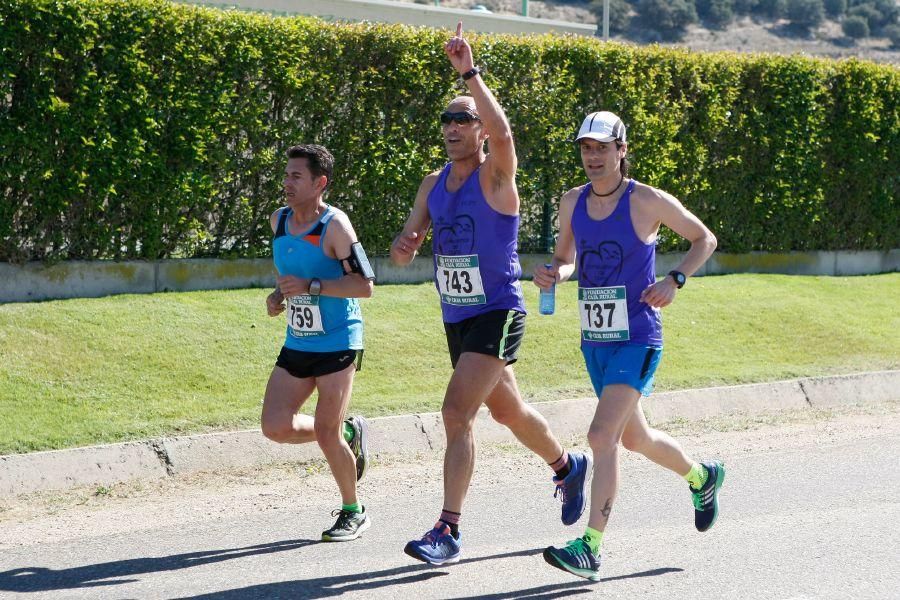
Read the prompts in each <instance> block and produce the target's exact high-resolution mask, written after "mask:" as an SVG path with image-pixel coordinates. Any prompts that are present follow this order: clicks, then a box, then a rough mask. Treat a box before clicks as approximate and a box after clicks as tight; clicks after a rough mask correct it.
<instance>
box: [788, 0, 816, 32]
mask: <svg viewBox="0 0 900 600" xmlns="http://www.w3.org/2000/svg"><path fill="white" fill-rule="evenodd" d="M785 10H786V14H787V18H788V19H790V21H791V23H793V24H794V25H798V26H800V27H803V28H806V29H812V28H814V27H818V26H819V25H821V24H822V21H824V20H825V6H824V5H823V3H822V0H787V3H786V5H785Z"/></svg>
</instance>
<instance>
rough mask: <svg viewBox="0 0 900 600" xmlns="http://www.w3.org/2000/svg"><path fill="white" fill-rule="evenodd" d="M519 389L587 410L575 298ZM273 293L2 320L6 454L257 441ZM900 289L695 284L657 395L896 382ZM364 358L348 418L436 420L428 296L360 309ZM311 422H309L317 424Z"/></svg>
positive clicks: (844, 281) (3, 315) (808, 280)
mask: <svg viewBox="0 0 900 600" xmlns="http://www.w3.org/2000/svg"><path fill="white" fill-rule="evenodd" d="M524 287H525V290H526V299H527V303H528V306H529V307H530V308H532V309H533V310H532V315H531V316H530V317H529V319H528V331H527V334H526V338H525V343H524V347H523V349H522V351H521V353H520V360H519V362H518V364H517V365H516V373H517V376H518V378H519V383H520V386H521V389H522V393H523V395H524V396H526V397H527V398H529V399H532V400H548V399H554V398H565V397H574V396H580V395H589V394H591V393H592V392H591V389H590V384H589V381H588V378H587V375H586V374H585V372H584V366H583V364H582V360H581V354H580V351H579V348H578V317H577V315H576V312H575V293H576V290H575V285H574V284H572V283H568V284H564V285H561V286H560V287H559V290H558V296H557V314H555V315H553V316H550V317H544V316H540V315H538V314H537V311H536V310H534V309H535V307H536V306H537V294H536V288H535V287H534V286H533V285H531V283H530V282H525V284H524ZM265 294H266V291H265V290H258V289H256V290H237V291H217V292H191V293H172V294H155V295H124V296H115V297H109V298H100V299H79V300H64V301H52V302H41V303H30V304H7V305H0V454H8V453H15V452H28V451H33V450H43V449H52V448H67V447H73V446H83V445H90V444H96V443H106V442H116V441H122V440H132V439H141V438H147V437H153V436H161V435H175V434H185V433H195V432H203V431H213V430H225V429H232V428H246V427H254V426H256V424H257V422H258V417H259V409H260V401H261V398H262V394H263V390H264V388H265V384H266V379H267V378H268V375H269V372H270V371H271V368H272V364H273V362H274V359H275V356H276V355H277V353H278V349H279V348H280V346H281V343H282V341H283V336H284V322H283V320H282V319H280V318H278V319H270V318H268V317H266V316H265V308H264V298H265ZM898 296H900V274H897V273H894V274H888V275H877V276H867V277H790V276H779V275H729V276H722V277H703V278H696V279H692V280H691V281H690V282H689V284H688V286H686V287H685V288H684V290H682V291H681V292H680V293H679V296H678V298H677V300H676V302H675V304H673V305H672V306H670V307H668V308H666V309H664V311H663V316H664V322H665V339H666V352H665V355H664V358H663V362H662V365H661V367H660V370H659V372H658V375H657V389H658V390H671V389H679V388H687V387H702V386H709V385H720V384H734V383H748V382H756V381H771V380H778V379H785V378H791V377H800V376H809V375H823V374H836V373H851V372H857V371H870V370H880V369H893V368H898V366H900V336H897V335H896V332H897V331H898V330H900V311H898V310H897V305H896V298H897V297H898ZM363 312H364V315H365V318H366V354H365V360H364V362H363V370H362V372H361V373H359V375H358V376H357V379H356V384H355V388H354V394H353V410H354V411H359V412H362V413H363V414H365V415H369V416H377V415H388V414H399V413H407V412H414V411H433V410H438V408H439V406H440V403H441V399H442V396H443V390H444V387H445V386H446V383H447V379H448V378H449V376H450V362H449V358H448V357H447V350H446V342H445V340H444V334H443V327H442V325H441V321H440V310H439V306H438V301H437V297H436V293H435V291H434V288H433V287H432V286H431V284H421V285H383V286H379V287H378V288H377V290H376V294H375V297H374V298H373V299H371V300H366V301H364V302H363ZM309 408H311V406H309V407H307V408H306V409H304V410H309Z"/></svg>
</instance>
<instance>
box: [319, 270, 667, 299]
mask: <svg viewBox="0 0 900 600" xmlns="http://www.w3.org/2000/svg"><path fill="white" fill-rule="evenodd" d="M682 277H683V275H682ZM321 293H322V282H321V281H319V278H318V277H313V278H312V279H310V280H309V295H310V296H318V295H319V294H321Z"/></svg>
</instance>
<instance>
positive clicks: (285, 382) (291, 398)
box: [260, 367, 316, 444]
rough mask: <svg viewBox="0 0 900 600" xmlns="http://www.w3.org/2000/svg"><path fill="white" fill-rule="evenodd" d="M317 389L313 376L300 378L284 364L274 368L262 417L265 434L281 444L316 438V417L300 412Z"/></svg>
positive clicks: (264, 399)
mask: <svg viewBox="0 0 900 600" xmlns="http://www.w3.org/2000/svg"><path fill="white" fill-rule="evenodd" d="M315 388H316V381H315V379H313V378H312V377H306V378H303V379H300V378H298V377H294V376H293V375H291V374H290V373H288V372H287V371H286V370H285V369H283V368H281V367H275V368H274V369H272V374H271V375H270V376H269V383H268V385H266V395H265V397H264V398H263V408H262V417H261V419H260V424H261V428H262V433H263V435H264V436H266V437H267V438H269V439H270V440H272V441H273V442H278V443H281V444H304V443H307V442H313V441H315V439H316V434H315V431H314V430H313V418H312V417H310V416H308V415H301V414H298V413H297V411H298V410H300V407H301V406H303V403H304V402H306V400H307V399H308V398H309V397H310V395H311V394H312V393H313V390H314V389H315Z"/></svg>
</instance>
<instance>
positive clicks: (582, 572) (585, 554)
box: [544, 538, 600, 581]
mask: <svg viewBox="0 0 900 600" xmlns="http://www.w3.org/2000/svg"><path fill="white" fill-rule="evenodd" d="M544 560H546V561H547V563H548V564H550V565H552V566H554V567H556V568H557V569H561V570H563V571H568V572H569V573H571V574H572V575H577V576H578V577H584V578H585V579H589V580H590V581H600V557H599V556H594V553H593V552H591V549H590V547H589V546H588V545H587V542H585V541H584V540H583V539H581V538H578V539H577V540H572V541H571V542H568V543H567V544H566V547H565V548H554V547H553V546H549V547H548V548H546V549H545V550H544Z"/></svg>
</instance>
